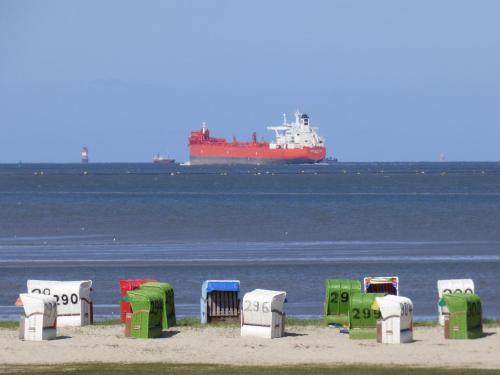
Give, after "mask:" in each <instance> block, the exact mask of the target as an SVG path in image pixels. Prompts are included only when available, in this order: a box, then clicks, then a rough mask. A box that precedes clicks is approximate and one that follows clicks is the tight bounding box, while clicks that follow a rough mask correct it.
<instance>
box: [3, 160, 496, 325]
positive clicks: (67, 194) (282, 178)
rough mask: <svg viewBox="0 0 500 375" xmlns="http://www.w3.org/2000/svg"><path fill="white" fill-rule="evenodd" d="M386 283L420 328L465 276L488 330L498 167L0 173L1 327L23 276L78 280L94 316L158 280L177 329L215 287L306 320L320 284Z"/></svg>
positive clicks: (34, 168)
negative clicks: (86, 287)
mask: <svg viewBox="0 0 500 375" xmlns="http://www.w3.org/2000/svg"><path fill="white" fill-rule="evenodd" d="M387 275H388V276H391V275H397V276H399V278H400V283H401V290H400V292H401V294H402V295H405V296H408V297H410V298H411V299H412V300H413V302H414V305H415V314H416V315H417V318H419V319H428V318H433V317H434V316H435V314H436V310H437V309H436V303H437V291H436V281H437V280H438V279H447V278H464V277H465V278H473V279H474V281H475V284H476V291H477V292H478V294H480V295H481V297H482V298H483V305H484V311H485V315H486V316H487V317H490V318H493V317H500V289H497V288H496V287H497V285H498V281H499V279H500V163H338V164H336V165H316V166H306V165H301V166H284V167H257V168H254V167H208V168H207V167H205V168H203V167H186V166H158V165H152V164H151V165H150V164H88V165H80V164H23V165H0V319H17V317H18V315H19V310H18V309H17V308H16V307H14V306H13V305H14V302H15V300H16V297H17V294H18V293H20V292H24V291H25V290H26V280H27V279H29V278H33V279H55V280H57V279H60V280H75V279H92V280H93V282H94V301H95V304H96V305H97V306H96V307H95V309H96V316H97V318H105V317H112V316H116V315H117V313H118V301H119V298H120V297H119V290H118V279H120V278H136V277H141V278H142V277H148V278H158V279H160V280H164V281H168V282H170V283H172V284H173V285H174V288H175V293H176V305H177V307H176V310H177V312H178V314H179V315H182V316H197V315H198V310H199V297H200V288H201V283H202V281H203V280H205V279H208V278H213V279H219V278H230V279H239V280H241V286H242V289H243V292H245V291H248V290H251V289H254V288H264V289H277V290H286V291H287V292H288V303H287V305H286V310H287V313H288V314H289V315H293V316H299V317H319V316H320V315H321V314H322V301H323V294H324V287H323V282H324V280H325V279H326V278H356V279H362V278H363V276H387Z"/></svg>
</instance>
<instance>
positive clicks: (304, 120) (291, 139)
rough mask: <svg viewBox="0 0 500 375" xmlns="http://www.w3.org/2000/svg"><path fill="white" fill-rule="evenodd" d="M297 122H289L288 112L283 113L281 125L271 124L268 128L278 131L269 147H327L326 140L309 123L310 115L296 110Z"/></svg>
mask: <svg viewBox="0 0 500 375" xmlns="http://www.w3.org/2000/svg"><path fill="white" fill-rule="evenodd" d="M294 115H295V122H291V123H288V122H287V119H286V114H283V124H282V125H281V126H269V127H268V128H267V129H268V130H274V131H275V132H276V140H275V141H274V142H271V143H270V144H269V148H272V149H277V148H289V149H293V148H304V147H325V141H324V140H323V138H321V137H320V136H319V135H318V133H317V132H316V130H317V129H318V128H315V127H312V126H311V125H310V124H309V116H308V115H307V114H305V113H300V112H298V111H297V112H295V114H294Z"/></svg>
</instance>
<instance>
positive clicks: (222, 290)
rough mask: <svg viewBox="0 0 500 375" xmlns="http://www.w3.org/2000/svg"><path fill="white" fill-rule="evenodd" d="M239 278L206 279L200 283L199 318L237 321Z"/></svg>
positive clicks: (205, 322) (202, 319)
mask: <svg viewBox="0 0 500 375" xmlns="http://www.w3.org/2000/svg"><path fill="white" fill-rule="evenodd" d="M239 291H240V282H239V280H206V281H204V282H203V284H202V285H201V298H200V320H201V323H202V324H207V323H210V322H214V321H218V322H221V321H238V320H239V317H240V299H239V297H238V293H239Z"/></svg>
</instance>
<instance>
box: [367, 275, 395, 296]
mask: <svg viewBox="0 0 500 375" xmlns="http://www.w3.org/2000/svg"><path fill="white" fill-rule="evenodd" d="M363 285H364V291H365V293H385V294H392V295H395V296H397V295H399V278H398V277H397V276H383V277H371V276H367V277H365V278H364V279H363Z"/></svg>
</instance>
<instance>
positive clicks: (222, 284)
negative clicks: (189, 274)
mask: <svg viewBox="0 0 500 375" xmlns="http://www.w3.org/2000/svg"><path fill="white" fill-rule="evenodd" d="M239 291H240V281H239V280H205V281H204V282H203V284H201V296H202V297H203V298H205V299H206V298H207V295H208V293H211V292H239Z"/></svg>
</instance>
